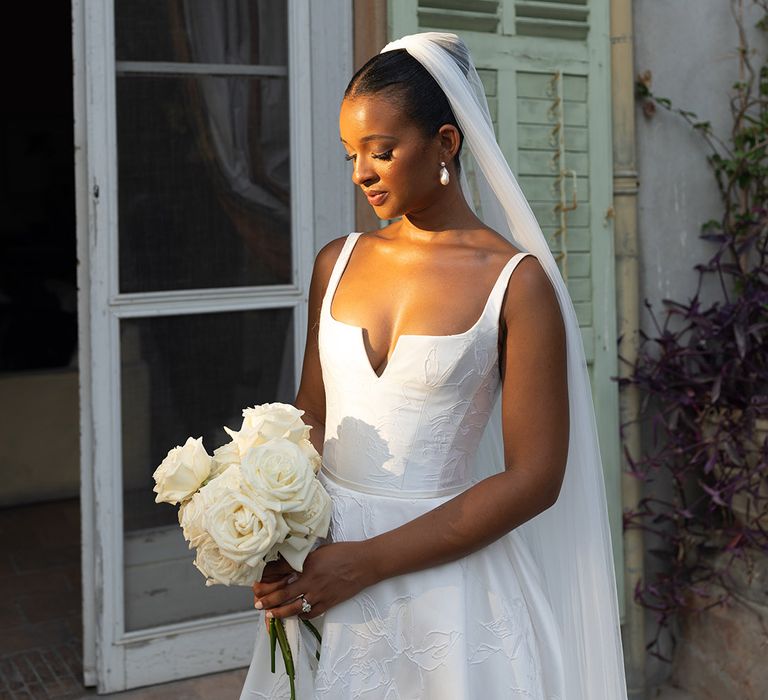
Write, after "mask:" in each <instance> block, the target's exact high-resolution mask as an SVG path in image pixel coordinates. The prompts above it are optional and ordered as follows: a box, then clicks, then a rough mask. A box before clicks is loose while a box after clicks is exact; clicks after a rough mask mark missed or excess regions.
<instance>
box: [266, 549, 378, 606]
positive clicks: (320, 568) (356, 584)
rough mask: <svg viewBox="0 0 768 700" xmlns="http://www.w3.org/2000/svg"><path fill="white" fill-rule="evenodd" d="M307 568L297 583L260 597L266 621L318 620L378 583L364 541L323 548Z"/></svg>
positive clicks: (312, 554)
mask: <svg viewBox="0 0 768 700" xmlns="http://www.w3.org/2000/svg"><path fill="white" fill-rule="evenodd" d="M303 568H304V570H303V571H302V572H301V573H300V574H298V578H297V579H296V580H295V581H294V582H292V583H286V584H283V585H281V586H280V587H279V588H277V589H273V590H272V591H270V592H269V593H266V594H265V595H262V596H260V597H259V600H260V602H261V604H262V607H263V609H264V611H265V612H266V615H265V620H268V619H269V617H272V616H274V617H276V618H283V617H290V616H292V615H297V616H298V617H301V618H304V619H311V618H313V617H317V616H318V615H322V614H323V613H324V612H325V611H326V610H328V609H329V608H332V607H333V606H334V605H338V604H339V603H341V602H343V601H345V600H347V599H349V598H351V597H352V596H353V595H355V594H356V593H358V592H359V591H361V590H363V588H366V587H367V586H370V585H371V584H373V583H374V582H375V580H376V579H375V572H374V570H373V567H372V566H371V565H370V562H369V561H368V558H367V556H366V552H365V543H364V541H362V542H331V543H329V544H324V545H321V546H319V547H318V548H317V549H314V550H312V551H311V552H310V553H309V554H308V555H307V558H306V559H305V560H304V567H303ZM302 593H303V594H304V597H305V598H306V600H307V601H308V602H309V603H310V604H311V605H312V610H311V611H310V612H308V613H304V612H302V611H301V606H302V602H303V601H302V600H301V598H300V597H299V596H300V595H301V594H302ZM257 597H258V596H257ZM270 613H271V614H270Z"/></svg>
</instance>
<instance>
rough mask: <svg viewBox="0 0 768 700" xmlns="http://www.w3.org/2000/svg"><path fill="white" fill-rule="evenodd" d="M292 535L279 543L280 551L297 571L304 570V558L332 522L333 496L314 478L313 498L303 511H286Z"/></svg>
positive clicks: (325, 533) (287, 522)
mask: <svg viewBox="0 0 768 700" xmlns="http://www.w3.org/2000/svg"><path fill="white" fill-rule="evenodd" d="M285 522H286V524H287V525H288V527H289V528H290V537H288V538H286V540H285V541H284V542H283V543H282V544H281V545H279V547H278V551H279V552H280V554H282V555H283V559H285V560H286V561H287V562H288V563H289V564H290V565H291V567H293V568H294V569H296V571H303V567H304V560H305V559H306V558H307V554H309V552H310V550H311V549H312V546H313V545H314V544H315V542H316V541H317V539H318V537H325V536H326V535H327V534H328V527H329V526H330V522H331V497H330V496H329V495H328V492H327V491H326V490H325V489H324V488H323V485H322V484H321V483H320V482H319V481H318V480H317V479H315V480H314V488H313V491H312V500H311V503H310V505H309V507H308V508H307V509H306V510H303V511H293V512H290V513H285Z"/></svg>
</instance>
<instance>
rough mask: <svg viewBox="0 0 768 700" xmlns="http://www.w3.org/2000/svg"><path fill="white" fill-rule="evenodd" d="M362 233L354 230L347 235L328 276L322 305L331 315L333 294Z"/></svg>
mask: <svg viewBox="0 0 768 700" xmlns="http://www.w3.org/2000/svg"><path fill="white" fill-rule="evenodd" d="M361 233H362V232H361V231H353V232H352V233H350V234H348V235H347V238H346V240H345V241H344V245H342V246H341V251H339V257H338V258H336V262H335V263H334V264H333V269H332V270H331V275H330V277H329V278H328V286H327V287H326V289H325V295H324V296H323V305H322V310H323V311H324V312H325V313H327V314H328V315H329V316H330V315H331V309H330V305H331V299H333V296H334V294H335V292H336V287H337V286H338V284H339V280H340V279H341V275H342V273H343V272H344V268H345V267H346V266H347V262H348V261H349V256H350V255H352V249H353V248H354V247H355V243H357V239H358V238H359V237H360V234H361Z"/></svg>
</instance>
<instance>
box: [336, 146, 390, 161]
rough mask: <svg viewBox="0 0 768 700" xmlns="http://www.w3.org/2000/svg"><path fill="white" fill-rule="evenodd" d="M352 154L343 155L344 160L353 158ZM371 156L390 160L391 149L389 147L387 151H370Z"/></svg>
mask: <svg viewBox="0 0 768 700" xmlns="http://www.w3.org/2000/svg"><path fill="white" fill-rule="evenodd" d="M354 158H355V157H354V156H344V160H354ZM371 158H376V159H377V160H392V149H391V148H390V149H389V150H388V151H384V153H372V154H371Z"/></svg>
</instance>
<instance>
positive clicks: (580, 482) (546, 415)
mask: <svg viewBox="0 0 768 700" xmlns="http://www.w3.org/2000/svg"><path fill="white" fill-rule="evenodd" d="M339 126H340V134H341V142H342V145H343V147H344V149H345V151H346V157H347V159H348V160H349V161H350V163H351V174H352V180H353V182H354V183H355V184H356V185H357V186H359V187H360V188H361V189H362V190H363V191H364V192H365V193H366V195H367V196H368V201H369V202H370V204H371V206H372V207H373V208H374V211H375V212H376V214H377V215H378V216H379V217H380V218H381V219H394V218H396V217H401V218H400V219H399V220H397V221H395V222H394V223H391V224H390V225H388V226H386V227H385V228H383V229H381V230H376V231H372V232H367V233H362V232H352V233H350V234H348V235H346V236H342V237H340V238H338V239H336V240H334V241H331V242H330V243H329V244H327V245H326V246H325V247H324V248H323V249H322V250H321V251H320V252H319V253H318V255H317V258H316V261H315V267H314V272H313V276H312V282H311V287H310V294H309V312H310V319H309V328H308V334H307V345H306V354H305V358H304V364H303V371H302V377H301V384H300V387H299V391H298V394H297V397H296V401H295V405H296V406H297V407H299V408H301V409H304V411H305V414H304V419H305V421H306V422H307V423H309V424H311V425H312V426H313V430H312V435H311V438H312V440H313V443H314V444H315V447H316V448H317V449H318V452H320V453H321V454H322V456H323V466H322V470H321V472H320V475H319V478H320V479H321V481H322V483H323V485H324V486H325V488H326V490H327V491H328V493H329V494H330V496H331V499H332V501H333V514H332V518H331V527H330V531H329V534H328V537H327V539H326V540H325V541H324V542H322V543H321V544H320V546H319V547H317V548H316V549H314V550H313V551H312V552H310V554H309V555H308V557H307V559H306V562H305V564H304V568H303V571H302V572H301V573H298V572H294V571H293V570H292V569H291V568H290V567H289V566H288V565H287V564H286V563H285V562H284V561H283V560H280V561H277V562H271V563H269V564H268V565H267V567H266V569H265V573H264V576H263V577H262V580H261V581H260V582H258V583H256V584H254V586H253V590H254V594H255V603H256V607H257V608H260V609H261V610H263V611H264V619H265V622H267V621H268V619H267V618H268V617H270V616H274V617H277V618H282V619H283V620H284V622H285V623H286V628H287V631H288V633H289V637H290V641H291V646H292V649H293V652H294V662H295V666H296V683H297V686H296V687H297V698H299V699H300V700H302V699H305V698H328V699H333V700H341V699H343V698H358V697H360V698H376V699H378V698H381V699H386V700H394V699H395V698H397V699H405V698H414V699H417V698H418V699H420V700H423V699H433V700H437V699H439V700H444V699H445V698H449V699H450V698H456V699H464V698H466V699H474V698H499V699H501V698H526V699H531V698H534V699H541V700H555V699H557V700H624V699H625V698H626V694H627V691H626V681H625V678H624V668H623V656H622V647H621V637H620V630H619V612H618V603H617V594H616V583H615V578H614V571H613V559H612V551H611V540H610V531H609V528H608V519H607V510H606V501H605V490H604V484H603V477H602V467H601V462H600V452H599V447H598V442H597V433H596V427H595V418H594V409H593V405H592V397H591V392H590V387H589V377H588V374H587V368H586V362H585V359H584V350H583V346H582V340H581V335H580V331H579V327H578V323H577V320H576V316H575V312H574V310H573V305H572V303H571V300H570V298H569V296H568V293H567V290H566V287H565V284H564V282H563V279H562V277H561V275H560V272H559V270H558V268H557V266H556V263H555V261H554V259H553V257H552V254H551V253H550V251H549V248H548V247H547V244H546V241H545V239H544V237H543V235H542V232H541V229H540V227H539V225H538V223H537V222H536V219H535V217H534V215H533V213H532V211H531V209H530V206H529V205H528V202H527V201H526V199H525V197H524V196H523V194H522V192H521V190H520V187H519V185H518V184H517V181H516V179H515V177H514V175H513V174H512V173H511V171H510V169H509V166H508V165H507V163H506V161H505V160H504V157H503V155H502V154H501V151H500V149H499V147H498V145H497V143H496V140H495V137H494V134H493V128H492V125H491V120H490V116H489V113H488V107H487V102H486V99H485V96H484V93H483V89H482V85H481V83H480V80H479V78H478V75H477V72H476V70H475V68H474V65H473V63H472V60H471V57H470V55H469V52H468V50H467V47H466V45H465V44H464V43H463V42H462V41H461V39H459V37H457V36H456V35H455V34H449V33H439V32H427V33H422V34H415V35H411V36H406V37H403V38H402V39H399V40H397V41H394V42H392V43H390V44H388V45H387V46H386V47H385V48H384V49H383V50H382V52H381V53H380V54H378V55H376V56H374V57H373V58H371V59H370V60H369V61H368V62H367V63H366V64H365V65H364V66H363V67H362V68H361V69H360V70H359V71H358V72H357V73H356V74H355V75H354V76H353V77H352V79H351V81H350V83H349V86H348V87H347V90H346V92H345V94H344V98H343V101H342V104H341V110H340V119H339ZM468 168H471V172H470V173H467V169H468ZM476 200H478V201H477V203H479V205H480V210H479V212H478V213H477V214H476V213H475V202H476ZM478 215H479V216H480V217H482V219H481V218H478ZM513 273H514V274H513ZM299 617H301V618H306V619H312V620H313V622H314V623H315V625H316V626H318V627H319V628H320V630H321V633H322V643H321V645H320V646H319V647H318V645H317V643H316V642H315V640H314V637H312V635H311V634H309V633H308V632H307V629H306V627H305V626H304V625H302V624H299V621H298V619H297V618H299ZM318 651H319V660H318V658H317V656H316V652H318ZM283 697H286V698H287V697H288V683H287V677H286V675H285V672H284V670H283V668H282V666H281V664H280V663H279V660H278V663H277V665H276V673H274V674H273V673H271V672H270V668H269V639H268V635H267V632H266V629H265V628H262V627H261V626H259V628H258V631H257V637H256V644H255V648H254V654H253V659H252V662H251V666H250V668H249V671H248V675H247V677H246V680H245V685H244V688H243V691H242V695H241V699H244V698H283Z"/></svg>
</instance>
